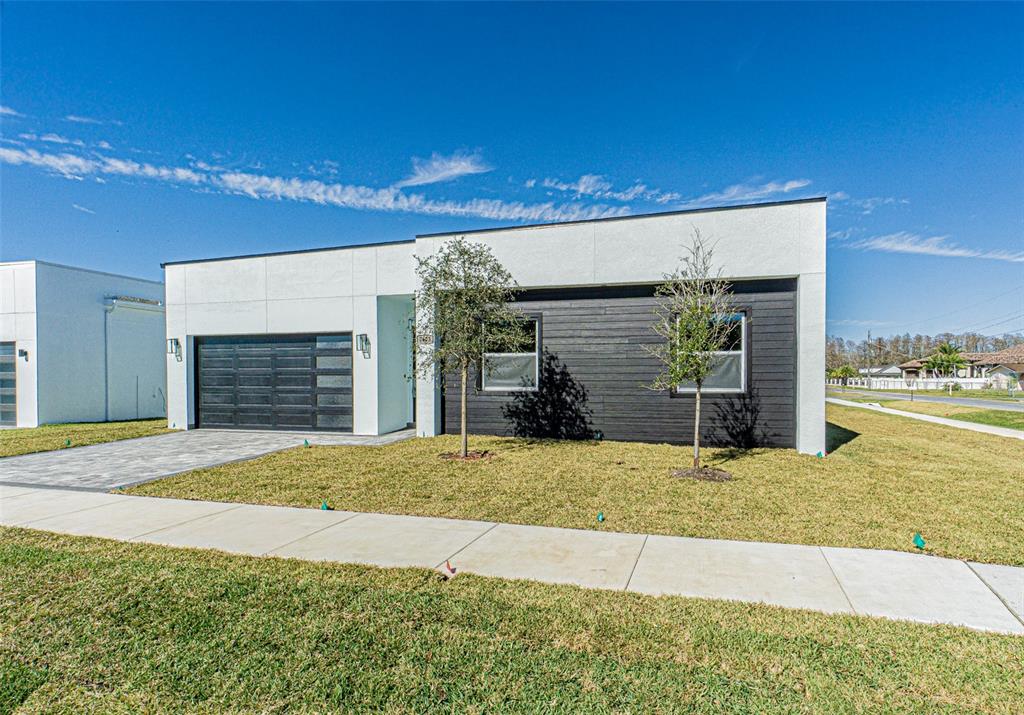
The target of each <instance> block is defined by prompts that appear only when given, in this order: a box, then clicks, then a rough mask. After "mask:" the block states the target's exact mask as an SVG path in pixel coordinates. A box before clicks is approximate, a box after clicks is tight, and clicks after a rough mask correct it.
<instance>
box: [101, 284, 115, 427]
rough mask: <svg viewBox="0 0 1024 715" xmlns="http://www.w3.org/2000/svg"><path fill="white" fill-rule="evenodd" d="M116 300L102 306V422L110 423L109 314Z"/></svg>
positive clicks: (107, 300)
mask: <svg viewBox="0 0 1024 715" xmlns="http://www.w3.org/2000/svg"><path fill="white" fill-rule="evenodd" d="M116 307H117V298H104V305H103V421H104V422H110V314H111V313H113V312H114V308H116Z"/></svg>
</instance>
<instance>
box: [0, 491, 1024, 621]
mask: <svg viewBox="0 0 1024 715" xmlns="http://www.w3.org/2000/svg"><path fill="white" fill-rule="evenodd" d="M0 524H2V525H5V526H21V527H27V528H31V529H44V530H47V531H55V532H62V533H68V534H77V535H83V536H99V537H105V538H110V539H119V540H123V541H138V542H147V543H153V544H165V545H169V546H179V547H195V548H210V549H219V550H223V551H229V552H235V553H241V554H249V555H255V556H281V557H288V558H298V559H305V560H310V561H338V562H348V563H360V564H371V565H375V566H418V567H423V568H432V569H436V568H440V567H442V566H443V565H444V564H445V562H446V561H449V560H450V561H451V563H452V566H454V567H455V568H456V569H457V571H458V573H476V574H481V575H484V576H496V577H499V578H510V579H530V580H535V581H543V582H546V583H562V584H575V585H578V586H582V587H584V588H602V589H616V590H625V591H632V592H635V593H644V594H650V595H663V594H665V595H677V596H695V597H700V598H716V599H729V600H736V601H747V602H757V603H769V604H774V605H778V606H784V607H787V608H806V609H811V610H815V611H824V612H827V613H851V614H861V615H869V616H882V617H886V618H895V619H901V620H911V621H920V622H925V623H947V624H952V625H961V626H967V627H969V628H974V629H977V630H983V631H995V632H1000V633H1012V634H1017V635H1024V568H1018V567H1012V566H996V565H990V564H976V563H968V562H964V561H956V560H953V559H943V558H938V557H933V556H927V555H921V554H910V553H901V552H895V551H875V550H869V549H846V548H830V547H817V546H800V545H794V544H766V543H756V542H743V541H720V540H714V539H691V538H683V537H672V536H655V535H651V536H647V535H644V534H622V533H615V532H602V531H582V530H575V529H558V528H550V527H540V526H517V525H512V524H495V523H491V522H482V521H461V520H455V519H436V518H426V517H414V516H397V515H388V514H361V513H354V512H345V511H320V510H317V509H295V508H290V507H270V506H256V505H250V504H225V503H219V502H201V501H186V500H179V499H158V498H153V497H136V496H127V495H121V494H102V493H96V492H83V491H66V490H58V489H52V488H50V489H38V488H32V487H10V486H0Z"/></svg>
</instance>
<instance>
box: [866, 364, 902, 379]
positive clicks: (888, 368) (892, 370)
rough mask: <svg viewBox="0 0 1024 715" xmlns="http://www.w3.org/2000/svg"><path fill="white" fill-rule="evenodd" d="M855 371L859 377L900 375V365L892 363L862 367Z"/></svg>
mask: <svg viewBox="0 0 1024 715" xmlns="http://www.w3.org/2000/svg"><path fill="white" fill-rule="evenodd" d="M857 372H858V373H859V374H860V376H861V377H896V378H898V377H902V371H901V370H900V366H899V365H897V364H896V363H893V364H892V365H882V366H881V367H873V368H870V369H868V368H866V367H862V368H860V369H859V370H857Z"/></svg>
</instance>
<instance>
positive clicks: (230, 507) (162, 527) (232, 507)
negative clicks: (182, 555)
mask: <svg viewBox="0 0 1024 715" xmlns="http://www.w3.org/2000/svg"><path fill="white" fill-rule="evenodd" d="M241 506H242V505H241V504H235V505H233V506H229V507H228V508H227V509H221V510H220V511H211V512H210V513H209V514H201V515H199V516H194V517H192V518H191V519H185V521H179V522H177V523H174V524H170V525H169V526H161V527H160V528H159V529H152V530H151V531H144V532H142V533H141V534H137V535H135V536H132V537H131V538H129V539H128V541H135V540H137V539H141V538H142V537H144V536H149V535H150V534H156V533H157V532H160V531H166V530H167V529H176V528H178V527H179V526H184V525H185V524H191V523H192V522H193V521H199V520H200V519H205V518H206V517H208V516H216V515H217V514H223V513H224V512H228V511H233V510H235V509H238V508H240V507H241Z"/></svg>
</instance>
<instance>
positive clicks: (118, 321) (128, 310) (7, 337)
mask: <svg viewBox="0 0 1024 715" xmlns="http://www.w3.org/2000/svg"><path fill="white" fill-rule="evenodd" d="M162 300H163V284H162V283H159V282H157V281H148V280H142V279H139V278H129V277H127V276H119V275H113V274H110V273H102V272H99V271H92V270H87V269H83V268H72V267H70V266H61V265H57V264H54V263H46V262H44V261H18V262H9V263H0V425H2V426H4V427H36V426H38V425H42V424H51V423H59V422H102V421H107V420H128V419H138V418H146V417H162V416H164V415H165V414H166V406H167V399H166V387H165V369H166V368H165V361H164V335H163V334H164V309H163V303H162Z"/></svg>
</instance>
